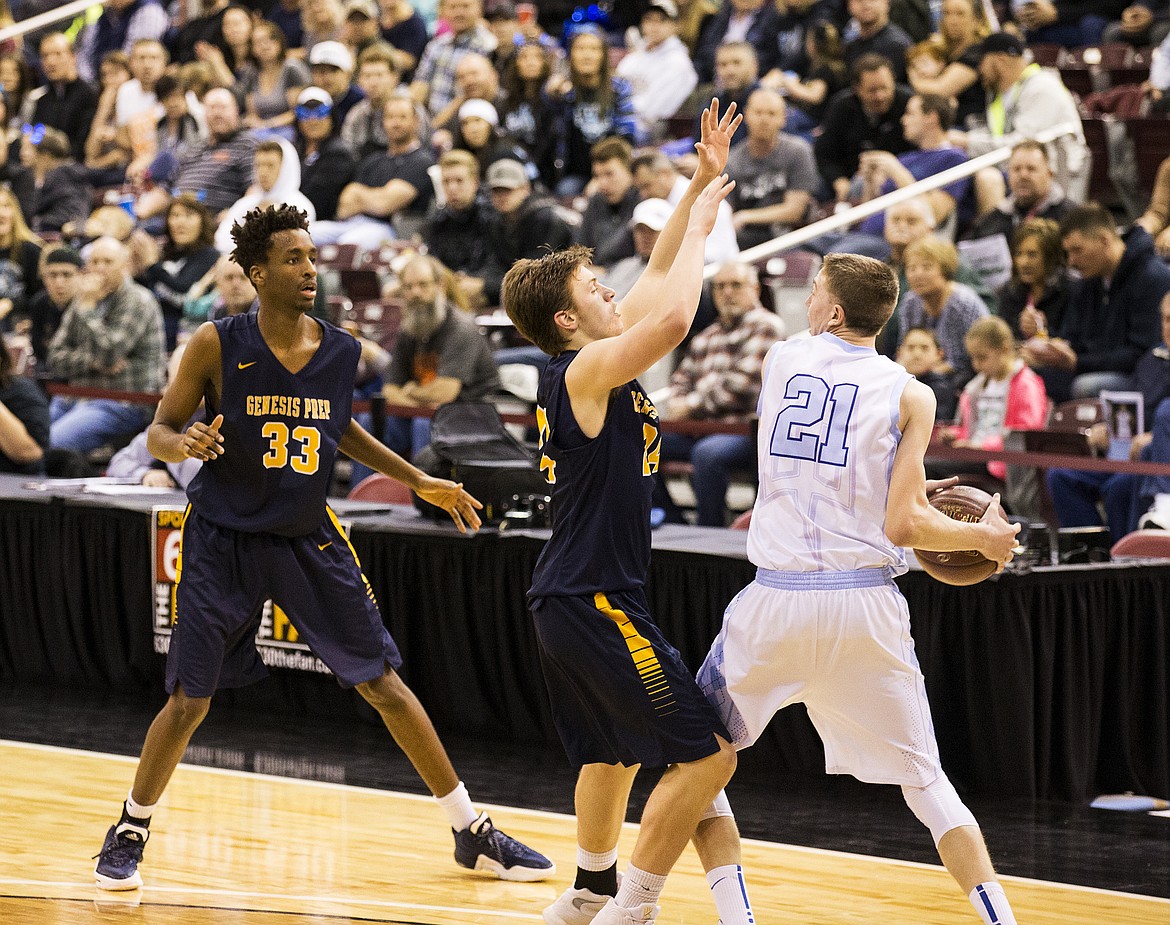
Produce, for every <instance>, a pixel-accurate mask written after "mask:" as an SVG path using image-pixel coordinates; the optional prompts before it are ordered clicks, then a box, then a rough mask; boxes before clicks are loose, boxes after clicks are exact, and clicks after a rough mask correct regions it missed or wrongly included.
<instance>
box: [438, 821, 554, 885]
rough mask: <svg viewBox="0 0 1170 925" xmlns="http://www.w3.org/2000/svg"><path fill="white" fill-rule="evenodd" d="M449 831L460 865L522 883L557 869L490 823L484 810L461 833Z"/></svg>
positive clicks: (541, 856) (547, 874)
mask: <svg viewBox="0 0 1170 925" xmlns="http://www.w3.org/2000/svg"><path fill="white" fill-rule="evenodd" d="M451 832H452V834H453V835H454V836H455V863H456V864H458V865H459V866H460V867H467V868H469V869H470V870H480V871H484V872H486V873H490V874H494V875H495V876H497V877H499V878H500V879H501V880H520V881H523V882H525V883H530V882H532V881H534V880H544V879H545V878H546V877H551V876H553V874H555V873H556V872H557V866H556V865H555V864H554V863H553V862H552V861H550V860H549V859H548V858H546V857H545V856H544V855H543V854H540V853H539V852H536V851H533V850H532V849H531V848H529V847H528V846H527V845H522V844H521V843H520V842H518V841H516V839H514V838H511V837H510V836H507V835H505V834H504V833H503V832H501V831H500V830H499V829H497V828H496V827H495V826H494V825H492V820H491V819H489V818H488V814H487V813H480V814H479V817H478V818H477V819H476V820H475V822H473V823H472V824H471V825H470V826H469V827H468V828H466V829H464V830H463V831H462V832H456V831H455V830H454V829H452V830H451Z"/></svg>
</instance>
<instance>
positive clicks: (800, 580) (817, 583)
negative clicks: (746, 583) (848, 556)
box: [756, 566, 894, 591]
mask: <svg viewBox="0 0 1170 925" xmlns="http://www.w3.org/2000/svg"><path fill="white" fill-rule="evenodd" d="M893 581H894V570H893V569H891V568H890V567H888V566H884V567H882V568H859V569H852V570H850V571H847V572H778V571H775V570H773V569H768V568H757V569H756V583H757V584H761V585H763V586H764V587H766V588H777V589H779V590H781V591H852V590H854V589H856V588H879V587H881V586H882V585H888V584H893Z"/></svg>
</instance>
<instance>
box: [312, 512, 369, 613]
mask: <svg viewBox="0 0 1170 925" xmlns="http://www.w3.org/2000/svg"><path fill="white" fill-rule="evenodd" d="M325 513H326V514H328V515H329V521H330V523H332V524H333V527H334V529H336V530H337V532H338V533H339V534H340V535H341V538H342V540H344V541H345V545H346V546H348V547H349V551H350V552H351V553H352V554H353V561H354V562H356V563H357V567H358V571H359V572H361V575H362V583H363V584H364V585H365V586H366V597H368V598H369V599H370V600H371V601H372V602H373V604H374V606H375V607H377V606H378V599H377V598H376V597H375V596H374V589H373V587H372V586H371V585H370V579H368V578H367V577H366V573H365V572H364V571H363V570H362V560H361V559H359V558H358V554H357V550H356V549H354V548H353V543H351V542H350V541H349V535H348V534H347V533H346V532H345V531H344V530H343V529H342V528H341V521H339V520H338V519H337V515H336V514H334V513H333V508H331V507H330V506H329V505H328V504H327V505H325Z"/></svg>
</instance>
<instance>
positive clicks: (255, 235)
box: [95, 206, 555, 890]
mask: <svg viewBox="0 0 1170 925" xmlns="http://www.w3.org/2000/svg"><path fill="white" fill-rule="evenodd" d="M307 228H308V222H307V217H306V216H305V214H304V213H303V212H301V211H299V210H297V209H295V208H293V207H291V206H280V207H278V208H268V209H264V210H260V209H257V210H254V211H252V212H249V213H248V214H247V216H245V218H244V221H243V223H242V224H237V225H235V226H234V227H233V229H232V237H233V238H234V239H235V244H236V247H235V252H234V253H233V255H232V259H233V260H235V261H236V262H237V263H238V264H239V265H240V266H241V267H243V268H244V271H245V272H246V273H247V274H248V278H249V279H250V280H251V281H252V284H253V286H255V288H256V292H257V294H258V295H259V299H260V307H259V310H258V311H256V312H254V313H247V314H242V315H234V316H231V317H228V318H224V319H222V320H219V321H215V322H208V323H206V324H204V325H203V326H201V327H200V328H199V330H198V331H196V332H195V335H194V336H193V337H192V338H191V340H190V342H189V345H188V347H187V352H186V354H185V355H184V356H183V360H182V364H181V365H180V367H179V373H178V376H177V377H176V378H175V379H174V381H172V382H171V384H170V385H169V386H168V387H167V390H166V393H165V394H164V395H163V398H162V401H161V403H160V404H159V407H158V412H157V413H156V415H155V418H154V423H152V424H151V426H150V428H149V431H148V435H147V442H148V446H149V449H150V451H151V453H153V454H154V456H155V457H157V458H158V459H160V460H162V461H164V462H167V463H176V462H180V461H182V460H184V459H189V458H194V459H200V460H202V461H203V466H202V468H201V470H200V472H199V474H198V475H197V476H196V477H195V479H194V480H193V481H192V483H191V485H190V486H189V488H188V490H187V495H188V498H189V499H190V504H189V506H188V508H187V513H186V514H185V516H184V518H183V531H182V546H181V552H180V566H179V576H178V579H177V590H176V620H175V626H174V630H173V632H172V635H171V647H170V652H169V654H168V656H167V669H166V686H167V690H168V692H169V693H170V699H169V700H168V701H167V703H166V705H165V706H164V707H163V709H162V711H161V712H160V713H159V715H158V716H157V717H156V718H155V720H154V722H153V723H152V724H151V727H150V730H149V731H148V732H147V735H146V742H145V744H144V745H143V749H142V757H141V759H140V760H139V764H138V771H137V773H136V775H135V778H134V785H133V787H132V788H131V790H130V794H129V796H128V797H127V799H126V802H125V804H124V806H123V810H122V817H121V819H120V820H119V821H118V822H117V823H115V824H114V825H113V826H111V827H110V830H109V832H108V833H107V835H106V840H105V844H104V845H103V846H102V850H101V854H100V856H99V860H98V863H97V867H96V870H95V876H96V879H97V884H98V886H99V887H101V888H102V889H107V890H127V889H134V888H136V887H138V886H140V885H141V884H142V877H141V875H140V874H139V872H138V864H139V862H140V861H141V859H142V851H143V848H144V846H145V844H146V840H147V838H148V837H149V829H148V826H149V823H150V817H151V813H152V812H153V810H154V807H155V804H156V803H157V802H158V800H159V798H160V797H161V796H162V793H163V790H164V788H165V787H166V785H167V782H168V781H169V780H170V778H171V775H172V773H173V772H174V770H175V766H176V765H177V764H178V763H179V759H180V758H181V757H182V755H183V751H184V750H185V749H186V747H187V742H188V740H189V739H190V738H191V734H192V733H193V732H194V731H195V729H196V728H197V727H198V726H199V724H200V722H201V721H202V720H203V718H204V717H205V716H206V715H207V708H208V705H209V704H210V702H211V696H212V694H214V693H215V691H216V690H217V689H219V688H225V687H239V686H242V685H244V684H249V683H251V682H252V681H255V680H258V679H259V678H261V677H263V676H264V674H265V669H264V666H263V664H261V662H260V659H259V656H258V655H257V653H256V647H255V635H256V629H257V627H258V625H259V622H260V611H261V605H262V603H263V601H264V600H265V599H266V598H271V599H272V600H273V601H274V602H275V603H276V604H278V605H279V606H280V607H281V608H282V609H283V610H284V611H285V612H286V613H287V614H288V616H289V619H290V620H291V621H292V623H293V625H294V626H295V627H296V628H297V631H298V632H299V633H300V635H301V637H302V638H303V639H304V640H305V641H306V642H307V643H308V644H309V646H310V647H311V648H312V649H313V651H314V652H315V653H316V654H317V655H318V656H319V657H320V658H321V660H322V661H323V662H325V664H326V665H328V666H329V669H330V670H331V671H332V672H333V673H334V674H335V675H336V676H337V679H338V681H339V682H340V683H341V684H342V685H343V686H345V687H355V688H357V690H358V692H359V693H360V694H361V695H362V696H363V697H364V698H365V699H366V700H367V701H369V702H370V704H371V705H372V706H373V707H374V708H375V709H376V710H377V711H378V713H379V714H381V716H382V720H383V722H384V723H385V724H386V728H387V729H389V730H390V733H391V735H393V736H394V739H395V741H396V742H397V743H398V744H399V746H400V747H401V748H402V750H403V751H404V752H405V753H406V756H407V757H408V758H409V759H410V761H411V763H412V764H413V765H414V767H415V769H416V770H417V771H418V773H419V775H420V776H421V777H422V779H423V781H424V782H425V783H426V785H427V786H428V787H429V788H430V789H431V792H432V793H433V794H434V795H435V797H436V799H437V800H438V802H439V803H440V805H441V806H442V807H443V809H444V810H445V811H446V812H447V815H448V817H449V819H450V822H451V828H452V831H453V833H454V836H455V860H456V861H457V862H458V863H459V864H460V865H462V866H464V867H469V868H473V869H476V870H482V871H487V872H490V873H493V874H495V875H496V876H498V877H501V878H502V879H505V880H541V879H544V878H545V877H548V876H550V875H551V874H553V873H554V872H555V867H554V866H553V864H552V863H551V862H550V861H549V860H548V859H547V858H545V857H543V856H542V855H540V854H538V853H537V852H535V851H533V850H531V849H530V848H527V847H526V846H524V845H522V844H520V843H519V842H517V841H515V840H514V839H512V838H509V837H508V836H507V835H505V834H504V833H503V832H501V831H500V830H499V829H496V828H494V827H493V826H492V823H491V820H490V819H489V818H488V816H487V814H486V813H477V812H476V810H475V808H474V807H473V806H472V804H471V800H470V798H469V797H468V794H467V790H466V788H465V787H464V786H463V784H462V783H461V782H460V780H459V777H458V775H457V774H456V773H455V771H454V769H453V768H452V767H451V762H450V761H449V760H448V758H447V754H446V752H445V751H444V749H443V745H442V743H441V742H440V741H439V737H438V735H437V734H436V733H435V730H434V727H433V726H432V725H431V721H430V718H429V717H428V716H427V714H426V712H425V711H424V709H423V707H422V705H421V704H420V703H419V701H418V699H417V698H416V697H415V696H414V694H413V693H412V692H411V691H410V689H409V688H407V686H406V685H405V684H404V683H403V682H402V679H401V678H400V677H399V676H398V673H397V671H396V669H397V668H398V667H400V666H401V664H402V659H401V657H400V656H399V653H398V648H397V646H395V644H394V640H393V639H391V638H390V634H389V633H388V632H387V631H386V627H385V625H384V624H383V622H382V618H381V615H380V614H379V612H378V605H377V603H376V602H375V600H374V593H373V591H372V590H371V588H370V585H369V582H368V581H367V580H366V577H365V576H364V575H363V574H362V570H361V565H360V564H359V563H358V561H357V555H356V554H355V552H354V549H353V547H352V546H351V545H350V543H349V541H348V539H347V538H346V535H345V533H343V532H342V530H341V528H340V525H339V524H338V521H337V518H336V517H335V516H334V514H333V512H332V511H331V510H330V509H329V508H328V507H327V506H326V503H325V499H326V493H327V490H328V487H329V480H330V476H331V473H332V471H333V463H334V459H335V457H336V455H337V451H338V450H341V451H342V452H344V453H346V454H347V455H348V456H350V457H351V458H353V459H355V460H357V461H358V462H361V463H364V464H365V465H367V466H369V467H370V468H371V469H374V470H377V471H379V472H383V473H385V474H386V475H389V476H391V477H392V478H396V479H398V480H400V481H402V482H404V483H405V484H407V485H409V486H410V487H411V488H412V489H413V490H414V491H415V492H417V493H418V495H419V496H420V497H422V498H424V499H425V500H427V501H429V502H430V503H432V504H434V505H437V506H439V507H441V508H443V509H445V510H446V511H447V512H448V513H449V514H450V515H451V517H452V519H453V520H454V521H455V523H456V525H457V526H458V527H459V529H460V530H461V531H465V530H466V529H467V527H471V528H472V529H473V530H474V529H476V528H478V527H479V523H480V521H479V516H478V515H477V514H476V509H477V508H479V507H480V504H479V502H478V501H476V500H475V499H474V498H472V497H471V496H470V495H469V494H467V492H465V491H464V490H463V487H462V486H461V485H458V484H456V483H454V482H449V481H444V480H442V479H435V478H431V477H429V476H427V475H425V474H424V473H423V472H421V471H419V470H418V469H416V468H415V467H414V466H412V465H410V464H409V463H407V462H406V461H405V460H403V459H402V458H401V457H399V456H398V455H396V454H395V453H393V452H391V451H390V450H389V449H387V448H386V447H385V446H383V445H382V444H381V443H379V442H378V441H376V440H375V439H374V438H373V437H371V436H370V435H369V434H368V433H366V431H365V430H363V429H362V428H361V427H360V426H359V425H358V424H357V422H356V421H354V420H353V419H352V417H351V403H352V398H353V382H354V375H355V373H356V370H357V363H358V357H359V355H360V353H361V346H360V345H359V344H358V342H357V341H356V340H355V339H354V338H353V337H352V336H350V335H349V334H347V333H345V332H344V331H342V330H340V329H339V328H335V327H333V326H332V325H329V324H325V323H324V322H320V321H317V320H315V319H314V318H312V317H311V316H310V315H308V314H307V313H308V311H309V309H311V308H312V306H313V300H314V298H315V297H316V294H317V270H316V267H315V266H314V263H315V260H316V256H317V250H316V248H315V247H314V246H313V241H312V239H311V238H310V237H309V233H308V231H307ZM200 401H205V402H206V406H207V409H208V417H209V419H210V423H208V424H204V423H195V424H192V425H190V426H189V427H188V426H187V421H188V420H189V419H190V418H191V415H192V414H193V413H194V411H195V409H196V407H197V406H198V404H199V403H200Z"/></svg>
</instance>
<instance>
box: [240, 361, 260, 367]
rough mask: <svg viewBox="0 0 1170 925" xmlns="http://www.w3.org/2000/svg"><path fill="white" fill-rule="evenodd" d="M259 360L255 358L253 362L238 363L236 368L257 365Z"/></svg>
mask: <svg viewBox="0 0 1170 925" xmlns="http://www.w3.org/2000/svg"><path fill="white" fill-rule="evenodd" d="M258 362H260V361H259V360H253V361H252V362H251V363H237V364H236V369H247V368H248V367H249V366H255V365H256V364H257V363H258Z"/></svg>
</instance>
